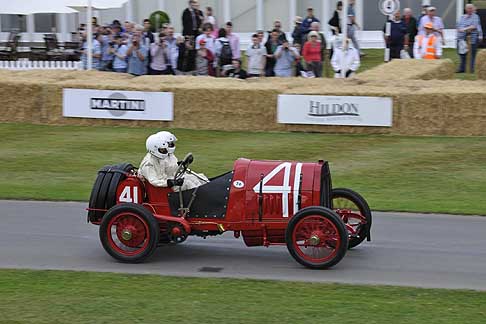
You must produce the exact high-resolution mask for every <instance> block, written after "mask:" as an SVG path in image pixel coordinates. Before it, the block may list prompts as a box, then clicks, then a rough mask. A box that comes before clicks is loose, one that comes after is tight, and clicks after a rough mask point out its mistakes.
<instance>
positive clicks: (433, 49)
mask: <svg viewBox="0 0 486 324" xmlns="http://www.w3.org/2000/svg"><path fill="white" fill-rule="evenodd" d="M436 12H437V9H436V8H435V7H433V6H430V5H424V6H423V7H422V12H421V16H420V17H419V18H418V19H417V18H415V17H414V16H413V12H412V10H411V9H410V8H405V9H404V10H403V15H402V13H400V12H396V13H395V14H394V15H393V18H392V19H390V20H389V21H388V23H389V26H390V27H389V30H387V27H386V25H385V27H384V28H383V32H384V35H385V36H384V37H385V42H386V44H387V46H388V47H389V49H390V58H391V59H404V58H415V59H440V58H441V57H442V54H443V46H445V44H446V42H445V37H444V23H443V21H442V19H441V17H438V16H437V15H436ZM456 33H457V38H456V39H457V52H458V55H459V57H460V65H459V68H458V70H457V73H464V72H465V70H466V58H467V54H468V52H470V53H469V54H470V66H469V68H470V72H471V73H472V72H474V66H475V59H476V53H477V48H478V44H479V42H480V40H481V39H482V38H483V31H482V28H481V21H480V19H479V16H478V15H477V14H476V8H475V6H474V5H473V4H467V5H466V7H465V14H464V15H463V16H461V18H460V20H459V21H458V23H457V29H456Z"/></svg>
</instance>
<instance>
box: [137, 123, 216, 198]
mask: <svg viewBox="0 0 486 324" xmlns="http://www.w3.org/2000/svg"><path fill="white" fill-rule="evenodd" d="M176 141H177V138H176V137H175V135H174V134H172V133H170V132H166V131H163V132H159V133H157V134H153V135H150V136H149V137H148V138H147V141H146V142H145V145H146V147H147V151H148V153H147V155H145V157H144V158H143V160H142V162H141V163H140V168H139V169H138V174H139V175H142V176H143V177H144V178H145V179H146V180H147V181H148V182H149V183H150V184H151V185H153V186H155V187H169V188H172V187H178V188H174V189H175V190H174V191H178V190H182V191H184V190H189V189H193V188H196V187H199V186H200V185H203V184H204V183H206V182H208V180H207V178H206V177H205V176H204V175H203V174H198V175H195V174H190V173H187V174H185V175H184V178H180V179H177V180H174V175H175V173H176V171H177V169H178V167H179V165H178V164H179V163H178V162H177V158H176V156H175V155H174V152H175V149H176V147H175V142H176ZM179 188H180V189H179Z"/></svg>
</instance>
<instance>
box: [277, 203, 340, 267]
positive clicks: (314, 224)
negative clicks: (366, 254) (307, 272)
mask: <svg viewBox="0 0 486 324" xmlns="http://www.w3.org/2000/svg"><path fill="white" fill-rule="evenodd" d="M285 241H286V243H287V248H288V250H289V252H290V255H292V257H293V258H294V259H295V260H296V261H297V262H299V263H300V264H302V265H304V266H306V267H308V268H312V269H325V268H329V267H332V266H334V265H336V264H337V263H338V262H339V261H341V259H342V258H343V257H344V255H346V251H347V247H348V233H347V231H346V227H345V226H344V224H343V221H342V220H341V219H340V218H339V216H338V215H337V214H336V213H335V212H333V211H332V210H330V209H328V208H324V207H307V208H304V209H302V210H300V211H299V212H297V214H295V215H294V216H293V217H292V219H291V220H290V222H289V224H288V227H287V230H286V233H285Z"/></svg>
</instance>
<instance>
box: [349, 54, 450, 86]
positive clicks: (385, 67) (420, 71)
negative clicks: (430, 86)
mask: <svg viewBox="0 0 486 324" xmlns="http://www.w3.org/2000/svg"><path fill="white" fill-rule="evenodd" d="M454 72H455V68H454V63H453V62H452V61H451V60H449V59H446V60H392V61H391V62H389V63H386V64H381V65H378V66H377V67H375V68H373V69H370V70H368V71H365V72H363V73H361V74H358V78H359V79H361V80H368V81H370V80H449V79H453V78H454Z"/></svg>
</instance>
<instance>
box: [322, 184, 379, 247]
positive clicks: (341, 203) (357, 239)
mask: <svg viewBox="0 0 486 324" xmlns="http://www.w3.org/2000/svg"><path fill="white" fill-rule="evenodd" d="M331 201H332V209H333V210H334V211H335V212H336V213H337V214H338V215H339V216H341V219H342V220H343V222H344V224H345V225H346V227H347V229H348V232H349V248H350V249H352V248H354V247H356V246H358V245H360V244H361V243H362V242H363V241H364V240H365V238H366V237H368V238H369V237H370V230H371V221H372V219H371V210H370V207H369V206H368V203H367V202H366V200H365V199H364V198H363V196H361V195H360V194H359V193H357V192H355V191H353V190H351V189H345V188H338V189H332V193H331Z"/></svg>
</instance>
